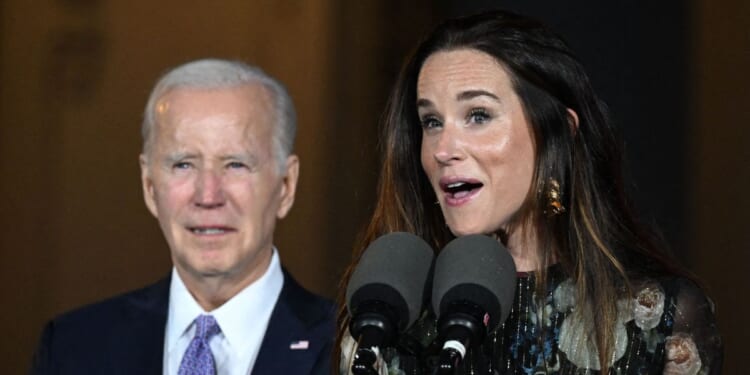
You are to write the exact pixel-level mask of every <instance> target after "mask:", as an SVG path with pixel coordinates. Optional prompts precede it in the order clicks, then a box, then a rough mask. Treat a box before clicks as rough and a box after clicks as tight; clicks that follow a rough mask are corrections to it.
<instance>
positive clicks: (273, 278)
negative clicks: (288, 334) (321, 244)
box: [165, 247, 284, 352]
mask: <svg viewBox="0 0 750 375" xmlns="http://www.w3.org/2000/svg"><path fill="white" fill-rule="evenodd" d="M283 284H284V274H283V272H282V271H281V262H280V260H279V256H278V251H277V250H276V248H275V247H274V249H273V254H272V255H271V262H270V264H269V266H268V269H267V270H266V272H265V273H264V274H263V275H262V276H261V277H260V278H259V279H257V280H255V281H254V282H253V283H251V284H250V285H248V286H246V287H245V288H244V289H242V290H241V291H240V292H239V293H237V294H236V295H235V296H234V297H232V298H230V299H229V300H228V301H227V302H225V303H224V304H223V305H221V306H219V308H217V309H215V310H213V311H211V312H206V311H205V310H203V308H202V307H201V306H200V305H199V304H198V302H197V301H196V300H195V298H193V296H192V295H191V294H190V291H188V289H187V287H186V286H185V283H183V281H182V279H181V278H180V275H179V274H178V273H177V270H176V268H174V267H173V268H172V280H171V283H170V287H169V316H168V319H167V332H166V343H165V344H166V345H167V350H169V351H172V349H174V346H175V344H176V343H177V341H178V339H179V338H180V337H181V336H182V335H183V334H185V333H186V332H187V331H188V329H189V328H190V325H191V324H192V323H193V321H194V320H195V318H197V317H198V316H199V315H201V314H209V315H213V316H214V318H216V322H217V323H218V324H219V327H220V328H221V334H222V335H223V336H224V337H225V338H226V340H227V341H228V343H229V345H230V347H231V348H232V349H233V350H237V351H239V352H242V351H244V350H246V349H247V348H249V347H251V346H252V345H253V344H256V345H260V341H257V343H256V340H257V337H255V336H257V335H260V340H262V339H263V336H264V334H265V331H266V327H267V324H268V320H269V318H270V316H271V313H272V311H273V308H274V306H275V305H276V300H277V299H278V296H279V294H280V293H281V288H282V287H283ZM248 317H252V318H250V319H248ZM249 333H251V334H249ZM252 333H256V334H252Z"/></svg>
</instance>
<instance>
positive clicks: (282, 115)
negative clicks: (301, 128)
mask: <svg viewBox="0 0 750 375" xmlns="http://www.w3.org/2000/svg"><path fill="white" fill-rule="evenodd" d="M247 84H261V85H263V86H264V87H265V88H267V89H268V91H269V93H270V94H271V97H272V99H273V107H274V109H275V116H274V121H275V127H274V131H273V134H274V136H273V152H274V154H275V156H276V159H277V164H278V167H279V168H281V169H283V167H284V165H285V161H286V158H287V156H289V154H291V152H292V149H293V147H294V137H295V134H296V132H297V115H296V113H295V111H294V104H293V103H292V98H291V97H290V96H289V93H288V92H287V91H286V88H284V85H282V84H281V83H280V82H279V81H277V80H276V79H274V78H273V77H271V76H269V75H268V74H266V73H265V72H264V71H263V70H261V69H260V68H258V67H255V66H250V65H247V64H245V63H242V62H239V61H228V60H220V59H202V60H196V61H191V62H188V63H186V64H183V65H180V66H178V67H176V68H174V69H172V70H170V71H168V72H167V73H166V74H164V75H163V76H162V77H161V78H160V79H159V80H158V81H157V82H156V85H155V86H154V88H153V90H151V95H149V98H148V102H147V103H146V110H145V112H144V115H143V125H142V127H141V135H142V137H143V150H144V152H146V151H147V150H148V148H149V146H150V143H151V131H152V129H153V127H154V125H155V106H156V102H157V101H159V99H160V98H161V97H162V96H164V95H166V94H167V93H168V92H169V91H171V90H173V89H177V88H207V89H213V88H225V87H236V86H242V85H247Z"/></svg>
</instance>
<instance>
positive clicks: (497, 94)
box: [417, 49, 535, 236]
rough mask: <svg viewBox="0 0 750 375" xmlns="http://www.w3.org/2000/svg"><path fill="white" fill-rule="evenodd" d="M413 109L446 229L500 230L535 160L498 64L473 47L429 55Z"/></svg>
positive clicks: (525, 189) (518, 203) (523, 192)
mask: <svg viewBox="0 0 750 375" xmlns="http://www.w3.org/2000/svg"><path fill="white" fill-rule="evenodd" d="M417 110H418V112H419V118H420V121H421V124H422V150H421V159H422V168H424V171H425V173H426V174H427V177H428V178H429V180H430V183H431V184H432V188H433V189H434V190H435V194H436V195H437V199H438V202H439V204H440V207H441V209H442V211H443V215H444V216H445V221H446V223H447V224H448V227H450V229H451V231H452V232H453V234H454V235H456V236H461V235H467V234H476V233H483V234H491V233H494V232H496V231H498V230H506V229H507V225H508V224H509V222H510V221H511V220H512V219H513V218H514V215H516V213H518V211H519V210H520V208H521V207H522V205H523V203H524V201H525V199H526V196H527V194H528V193H529V187H530V185H531V179H532V176H533V174H534V165H535V161H534V144H533V141H532V138H531V129H530V125H529V123H528V121H527V120H526V115H525V113H524V111H523V108H522V106H521V101H520V99H519V98H518V96H517V95H516V93H515V92H514V91H513V85H512V83H511V79H510V76H509V74H508V73H507V72H506V70H505V68H504V67H503V66H502V65H500V64H499V63H498V62H497V61H496V60H495V59H494V58H493V57H492V56H490V55H488V54H486V53H484V52H480V51H478V50H474V49H458V50H450V51H440V52H436V53H434V54H432V55H431V56H430V57H429V58H427V60H426V61H425V63H424V65H423V66H422V70H421V71H420V74H419V79H418V82H417ZM507 234H508V235H512V233H507Z"/></svg>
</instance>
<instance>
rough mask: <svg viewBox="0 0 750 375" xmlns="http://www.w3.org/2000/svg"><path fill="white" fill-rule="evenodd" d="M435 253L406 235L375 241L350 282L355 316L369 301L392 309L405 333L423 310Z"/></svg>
mask: <svg viewBox="0 0 750 375" xmlns="http://www.w3.org/2000/svg"><path fill="white" fill-rule="evenodd" d="M434 257H435V254H434V252H433V250H432V248H431V247H430V246H429V245H428V244H427V243H426V242H425V241H424V240H422V239H421V238H419V237H417V236H415V235H413V234H410V233H404V232H394V233H389V234H386V235H384V236H381V237H379V238H378V239H376V240H375V241H373V242H372V243H371V244H370V245H369V246H368V247H367V249H366V250H365V252H364V254H362V258H361V259H360V261H359V264H357V267H356V268H355V269H354V272H353V273H352V277H351V278H350V279H349V284H348V285H347V288H346V305H347V308H348V310H349V315H350V316H354V313H356V310H357V307H358V306H359V305H360V304H361V303H363V302H367V301H379V302H383V303H386V304H387V305H389V306H391V307H392V308H393V309H394V310H395V311H396V313H397V315H398V317H397V318H398V320H399V321H398V322H394V323H395V324H396V325H397V327H398V329H399V330H403V329H405V328H406V327H408V326H409V325H411V324H412V323H413V322H414V321H416V320H417V318H418V317H419V314H420V312H421V310H422V300H423V297H424V289H425V284H426V282H427V277H428V274H429V272H430V268H431V267H432V261H433V258H434Z"/></svg>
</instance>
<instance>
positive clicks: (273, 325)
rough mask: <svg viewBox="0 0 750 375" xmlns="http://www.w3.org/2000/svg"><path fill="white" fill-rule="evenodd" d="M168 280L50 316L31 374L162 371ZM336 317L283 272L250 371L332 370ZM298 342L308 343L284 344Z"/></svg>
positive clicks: (255, 374) (323, 302)
mask: <svg viewBox="0 0 750 375" xmlns="http://www.w3.org/2000/svg"><path fill="white" fill-rule="evenodd" d="M169 283H170V279H169V277H167V278H166V279H163V280H161V281H159V282H157V283H156V284H154V285H151V286H148V287H146V288H143V289H140V290H137V291H134V292H130V293H127V294H124V295H121V296H118V297H114V298H111V299H109V300H106V301H103V302H100V303H96V304H93V305H90V306H86V307H83V308H81V309H78V310H75V311H72V312H69V313H66V314H64V315H61V316H60V317H58V318H56V319H54V320H52V321H51V322H49V323H48V324H47V325H46V327H45V328H44V331H43V332H42V337H41V340H40V343H39V347H38V349H37V352H36V354H35V355H34V360H33V364H32V369H31V373H32V374H45V375H46V374H76V375H79V374H108V375H109V374H112V375H115V374H129V375H133V374H161V373H162V371H163V370H162V369H163V367H162V361H163V357H164V331H165V327H166V324H167V306H168V304H169ZM248 318H249V319H252V317H248ZM334 321H335V309H334V307H333V304H332V303H331V302H330V301H328V300H325V299H323V298H321V297H318V296H316V295H314V294H312V293H310V292H308V291H306V290H305V289H303V288H302V287H301V286H300V285H299V284H297V282H296V281H294V279H293V278H292V277H291V276H290V275H289V274H288V273H287V272H286V271H284V287H283V288H282V290H281V294H280V295H279V300H278V302H277V303H276V306H275V307H274V309H273V313H272V314H271V319H270V321H269V322H268V329H267V330H266V334H265V337H264V338H263V343H262V345H261V349H260V352H259V353H258V358H257V359H256V361H255V366H254V367H253V372H252V373H253V375H260V374H274V375H275V374H316V375H317V374H321V375H323V374H331V369H330V366H331V349H332V346H333V341H334V337H335V331H334V327H335V324H334ZM302 340H306V341H308V343H309V344H308V348H307V349H294V350H293V349H291V348H290V345H291V344H292V343H293V342H300V341H302Z"/></svg>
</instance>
